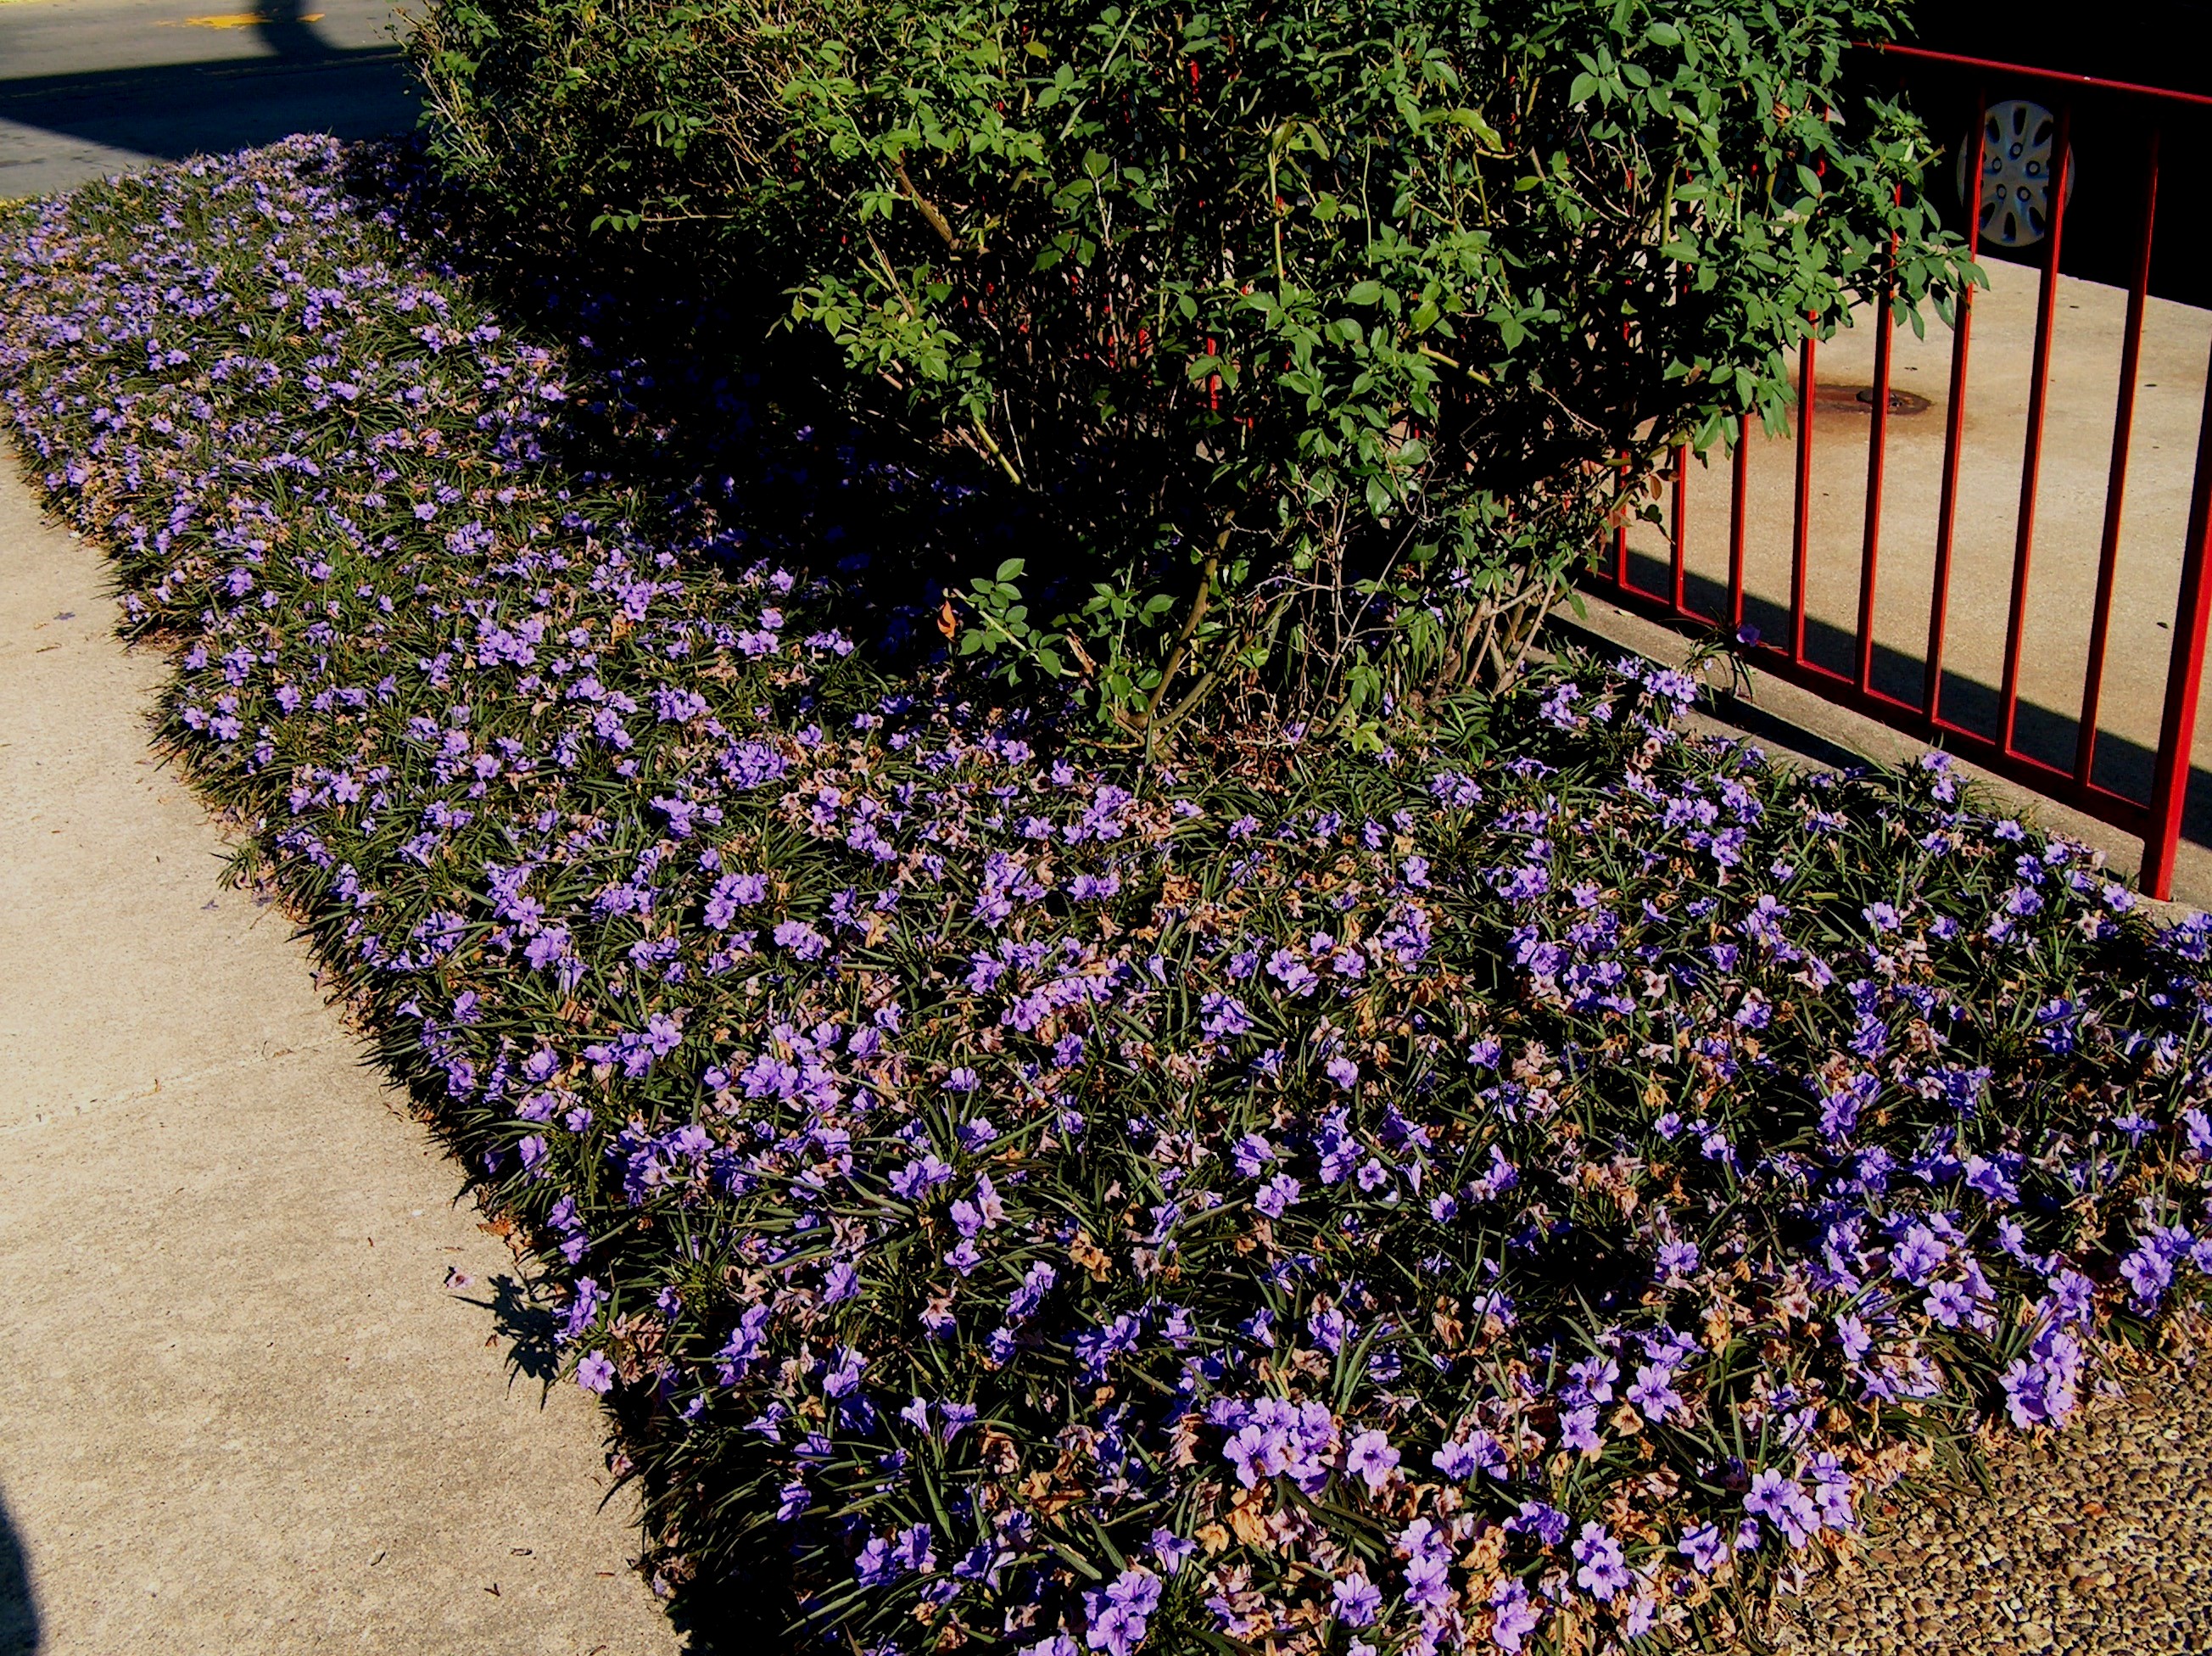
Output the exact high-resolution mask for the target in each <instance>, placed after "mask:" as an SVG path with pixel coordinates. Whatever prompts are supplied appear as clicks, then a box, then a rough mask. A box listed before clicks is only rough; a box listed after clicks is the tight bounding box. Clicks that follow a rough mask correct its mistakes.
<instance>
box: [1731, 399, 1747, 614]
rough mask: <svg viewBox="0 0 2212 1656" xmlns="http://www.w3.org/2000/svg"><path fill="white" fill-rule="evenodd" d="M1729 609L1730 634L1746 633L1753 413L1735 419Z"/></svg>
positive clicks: (1732, 456)
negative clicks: (1746, 514)
mask: <svg viewBox="0 0 2212 1656" xmlns="http://www.w3.org/2000/svg"><path fill="white" fill-rule="evenodd" d="M1750 484H1751V411H1750V410H1749V409H1746V410H1744V411H1743V412H1742V413H1741V414H1739V415H1738V416H1737V417H1736V422H1735V454H1732V455H1730V456H1729V606H1728V624H1729V632H1730V633H1731V634H1735V633H1740V632H1741V631H1742V630H1743V512H1744V502H1745V497H1746V496H1747V494H1748V493H1749V491H1750Z"/></svg>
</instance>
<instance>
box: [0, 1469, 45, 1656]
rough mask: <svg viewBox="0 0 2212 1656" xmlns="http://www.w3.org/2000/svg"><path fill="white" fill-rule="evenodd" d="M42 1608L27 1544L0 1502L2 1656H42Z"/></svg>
mask: <svg viewBox="0 0 2212 1656" xmlns="http://www.w3.org/2000/svg"><path fill="white" fill-rule="evenodd" d="M39 1639H40V1633H39V1606H38V1601H37V1600H36V1599H35V1598H33V1597H32V1594H31V1570H30V1566H29V1564H28V1562H27V1561H26V1560H25V1559H24V1557H23V1543H21V1541H19V1540H17V1539H16V1537H15V1525H14V1524H13V1523H11V1522H10V1521H9V1517H8V1507H7V1503H6V1502H5V1501H0V1656H38V1651H39Z"/></svg>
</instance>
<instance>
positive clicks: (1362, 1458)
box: [1344, 1431, 1398, 1489]
mask: <svg viewBox="0 0 2212 1656" xmlns="http://www.w3.org/2000/svg"><path fill="white" fill-rule="evenodd" d="M1397 1465H1398V1452H1397V1451H1396V1450H1395V1449H1393V1448H1392V1447H1391V1446H1390V1440H1389V1438H1387V1437H1385V1436H1383V1434H1382V1433H1380V1432H1375V1431H1367V1432H1362V1433H1360V1434H1358V1436H1357V1437H1355V1438H1353V1439H1352V1441H1351V1442H1350V1443H1348V1444H1346V1446H1345V1450H1344V1470H1346V1472H1347V1473H1349V1474H1351V1475H1352V1476H1354V1477H1356V1478H1358V1479H1360V1480H1361V1481H1362V1482H1364V1483H1365V1484H1366V1485H1367V1487H1368V1488H1369V1489H1381V1488H1382V1487H1383V1485H1384V1484H1385V1483H1388V1482H1389V1481H1390V1475H1391V1473H1392V1472H1393V1471H1394V1470H1396V1468H1397Z"/></svg>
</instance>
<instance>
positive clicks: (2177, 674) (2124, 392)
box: [1590, 46, 2212, 898]
mask: <svg viewBox="0 0 2212 1656" xmlns="http://www.w3.org/2000/svg"><path fill="white" fill-rule="evenodd" d="M1883 50H1884V51H1885V52H1888V53H1890V54H1891V55H1893V57H1895V58H1899V59H1901V60H1905V61H1906V62H1910V63H1917V64H1929V65H1942V66H1943V68H1944V70H1945V71H1946V72H1949V73H1955V74H1960V75H1965V76H1986V77H1988V78H1989V79H1991V80H1994V79H1997V78H1999V77H2001V78H2002V81H2003V82H2015V83H2017V82H2028V83H2032V84H2035V85H2038V86H2039V87H2040V88H2047V89H2049V92H2050V94H2051V95H2052V96H2053V97H2054V100H2055V101H2056V103H2057V108H2056V111H2055V113H2056V114H2057V141H2056V144H2055V157H2056V159H2055V163H2054V167H2053V169H2052V176H2051V180H2050V187H2049V193H2048V198H2047V199H2048V203H2049V205H2048V212H2047V225H2048V228H2047V232H2046V234H2045V237H2044V239H2043V247H2042V248H2041V265H2042V272H2041V279H2040V282H2039V290H2038V297H2037V304H2036V316H2035V326H2034V336H2033V359H2032V367H2031V369H2030V374H2029V381H2028V388H2027V438H2026V446H2025V449H2024V451H2023V453H2022V454H2021V474H2020V496H2019V514H2018V518H2017V520H2016V524H2015V535H2014V544H2013V555H2012V571H2011V581H2010V588H2009V598H2008V612H2007V614H2006V618H2005V633H2004V653H2003V668H2002V682H2001V685H2000V686H1999V689H1998V708H1999V713H1998V717H1997V721H1996V730H1995V731H1994V732H1990V731H1984V730H1979V729H1976V728H1972V727H1971V726H1969V725H1967V724H1965V723H1963V722H1960V721H1958V720H1956V719H1954V718H1952V717H1949V716H1947V715H1946V713H1945V711H1944V709H1943V703H1942V697H1943V685H1944V645H1945V641H1946V636H1947V634H1948V631H1949V630H1950V628H1951V626H1952V624H1953V623H1954V620H1955V619H1956V618H1955V617H1954V615H1953V613H1952V611H1951V603H1950V600H1951V581H1952V575H1953V565H1954V546H1955V541H1956V532H1957V527H1958V526H1957V520H1958V513H1959V509H1960V481H1959V474H1960V453H1961V447H1962V439H1963V436H1964V431H1965V410H1966V393H1967V389H1968V373H1967V367H1968V360H1969V356H1970V354H1971V350H1972V325H1973V303H1972V294H1971V293H1969V294H1965V295H1960V300H1959V304H1958V312H1957V315H1956V319H1955V327H1954V333H1953V342H1952V350H1951V362H1950V375H1949V385H1950V398H1949V403H1948V408H1947V410H1946V414H1945V422H1944V435H1943V455H1942V476H1941V487H1940V494H1939V496H1938V500H1937V505H1936V525H1935V544H1934V564H1933V581H1932V586H1931V588H1930V591H1929V606H1928V633H1927V651H1926V655H1925V657H1924V672H1923V674H1922V680H1921V686H1920V695H1919V697H1918V699H1917V701H1915V700H1912V699H1910V698H1909V697H1904V696H1899V695H1897V694H1893V693H1892V692H1891V691H1888V690H1886V689H1884V688H1883V687H1882V686H1881V685H1877V684H1876V683H1875V681H1874V658H1875V591H1876V584H1877V581H1878V579H1879V576H1880V574H1881V551H1882V527H1883V524H1882V499H1883V490H1884V483H1885V472H1886V466H1887V458H1888V456H1887V449H1888V446H1889V445H1888V438H1889V416H1890V407H1891V399H1892V387H1891V384H1890V377H1891V333H1892V328H1893V321H1892V318H1891V316H1890V314H1889V307H1888V306H1887V303H1884V304H1882V305H1880V306H1877V307H1875V313H1876V314H1875V319H1874V322H1875V328H1876V330H1877V332H1876V333H1875V369H1874V380H1875V383H1874V385H1873V387H1872V388H1871V391H1872V394H1871V404H1872V423H1871V429H1870V431H1869V441H1868V456H1867V475H1866V484H1865V489H1866V499H1865V519H1864V534H1863V539H1862V541H1861V544H1860V547H1859V553H1860V567H1859V590H1858V603H1857V634H1856V637H1855V640H1854V644H1855V648H1854V649H1853V652H1852V670H1851V671H1850V672H1840V671H1838V670H1837V669H1836V668H1834V667H1830V666H1827V665H1826V664H1824V663H1822V662H1820V661H1814V660H1812V659H1809V658H1808V655H1807V653H1806V618H1807V584H1808V568H1809V563H1810V559H1811V557H1812V554H1813V545H1812V539H1813V535H1812V519H1813V507H1812V501H1813V496H1814V488H1813V466H1814V460H1813V456H1814V405H1815V390H1816V380H1815V358H1816V356H1817V346H1816V344H1815V342H1814V340H1813V339H1811V338H1808V339H1807V340H1806V341H1805V343H1804V344H1803V346H1802V351H1801V359H1800V362H1799V374H1798V385H1797V408H1796V416H1797V417H1796V433H1795V436H1796V454H1795V490H1796V497H1795V502H1794V509H1793V512H1792V514H1791V521H1790V547H1789V550H1790V600H1789V626H1788V630H1787V636H1786V637H1785V638H1784V639H1783V640H1781V641H1779V642H1764V641H1757V642H1752V643H1751V644H1750V646H1749V653H1750V655H1751V657H1752V659H1753V661H1755V663H1756V664H1757V665H1758V666H1759V667H1761V668H1763V669H1765V670H1767V671H1769V672H1771V673H1774V674H1776V675H1777V676H1778V677H1780V678H1783V679H1788V680H1790V681H1791V682H1794V683H1796V684H1799V685H1803V686H1805V687H1807V688H1808V689H1810V690H1812V691H1815V692H1817V693H1818V694H1820V695H1821V696H1823V697H1826V698H1828V699H1830V700H1832V701H1834V702H1837V703H1841V704H1843V705H1844V706H1847V707H1850V708H1852V709H1856V710H1857V711H1859V712H1861V713H1863V714H1867V715H1871V716H1873V717H1874V718H1876V719H1878V720H1881V721H1883V722H1885V723H1887V724H1889V725H1891V726H1893V727H1895V728H1900V729H1903V730H1905V731H1907V732H1909V733H1911V734H1914V735H1917V736H1918V737H1920V738H1921V739H1922V740H1927V741H1929V742H1931V743H1933V744H1935V745H1937V746H1942V747H1944V748H1947V749H1949V750H1951V751H1953V752H1957V753H1959V754H1960V756H1961V757H1962V758H1970V759H1972V760H1973V761H1975V762H1976V763H1978V764H1981V765H1983V766H1984V767H1986V768H1987V769H1989V770H1993V771H1995V772H1996V773H1998V774H1999V775H2002V776H2007V777H2008V778H2010V779H2012V780H2014V781H2015V782H2021V783H2022V784H2024V785H2026V786H2027V787H2028V788H2033V789H2035V790H2036V791H2038V792H2039V793H2042V794H2044V795H2048V796H2049V797H2051V798H2054V799H2057V800H2061V801H2064V802H2065V803H2067V804H2069V805H2071V806H2073V807H2076V808H2077V809H2080V810H2082V811H2085V812H2087V813H2090V814H2092V815H2094V816H2096V817H2098V818H2100V819H2103V820H2106V821H2107V822H2110V823H2112V824H2113V825H2116V826H2118V827H2120V828H2122V829H2124V830H2125V831H2128V832H2130V833H2133V834H2138V835H2140V836H2142V841H2143V859H2142V886H2143V888H2144V889H2145V890H2146V891H2148V892H2150V893H2151V894H2153V895H2154V896H2156V897H2160V898H2164V897H2166V896H2167V895H2168V894H2169V893H2170V892H2171V890H2172V880H2173V861H2174V853H2175V849H2176V846H2177V844H2178V843H2179V837H2180V830H2181V821H2182V807H2183V805H2184V803H2185V796H2186V794H2187V790H2188V782H2189V776H2190V771H2191V749H2192V746H2193V745H2194V740H2195V736H2196V728H2197V692H2198V687H2199V681H2200V679H2201V678H2202V676H2203V666H2204V654H2205V642H2206V630H2207V625H2208V621H2209V620H2212V581H2208V580H2207V569H2206V565H2207V560H2208V556H2212V545H2208V542H2212V370H2208V374H2207V387H2206V398H2205V406H2204V411H2203V416H2202V417H2201V423H2200V426H2199V432H2198V441H2197V455H2196V472H2195V480H2194V484H2193V487H2192V490H2191V504H2190V508H2189V514H2188V519H2187V527H2186V532H2185V537H2184V542H2183V545H2181V546H2180V547H2179V548H2177V549H2175V550H2176V551H2178V552H2179V558H2180V564H2181V570H2180V586H2179V601H2178V603H2177V606H2176V612H2175V619H2174V624H2173V636H2172V653H2171V658H2170V660H2169V661H2168V664H2167V670H2166V692H2165V698H2164V709H2163V715H2162V718H2161V721H2160V732H2159V738H2158V747H2157V752H2156V755H2155V758H2154V762H2153V764H2152V767H2151V776H2150V788H2149V796H2148V798H2140V797H2136V795H2131V794H2129V793H2125V792H2122V791H2119V790H2118V789H2116V788H2112V787H2109V786H2106V785H2105V784H2103V783H2100V782H2099V781H2098V780H2097V779H2096V776H2095V774H2094V771H2095V764H2096V757H2097V738H2098V719H2099V714H2100V707H2101V703H2102V695H2103V689H2104V673H2105V665H2106V652H2107V649H2108V647H2109V645H2110V642H2111V636H2112V604H2113V592H2114V584H2115V579H2116V572H2117V569H2118V553H2119V546H2120V539H2121V534H2120V532H2121V523H2122V518H2123V512H2124V503H2125V499H2126V492H2127V481H2128V470H2129V459H2130V447H2129V445H2130V440H2131V437H2132V435H2133V429H2134V418H2135V403H2136V381H2137V379H2138V377H2139V374H2140V371H2141V366H2142V334H2143V325H2144V308H2145V297H2146V295H2147V294H2148V290H2149V287H2150V283H2151V251H2152V246H2153V240H2154V232H2155V229H2156V226H2157V216H2158V179H2159V162H2160V125H2161V124H2162V123H2163V122H2164V121H2165V119H2166V118H2167V117H2169V116H2172V115H2179V114H2184V113H2191V114H2195V113H2200V112H2202V111H2204V110H2212V98H2204V97H2199V96H2197V95H2195V94H2186V93H2176V92H2166V91H2162V90H2160V89H2158V88H2151V87H2140V86H2135V85H2131V84H2129V83H2125V82H2111V81H2097V80H2093V79H2091V78H2089V77H2087V76H2077V75H2070V74H2062V73H2057V72H2054V71H2050V70H2035V69H2029V68H2024V67H2019V66H2015V65H2011V64H1995V63H1989V62H1985V61H1983V60H1980V59H1975V58H1958V57H1952V56H1948V55H1945V54H1940V53H1935V52H1921V51H1918V50H1917V49H1914V48H1910V47H1894V46H1893V47H1886V48H1883ZM2116 104H2119V105H2124V106H2125V107H2126V108H2127V110H2128V112H2129V113H2130V118H2131V119H2133V120H2134V121H2136V123H2138V124H2141V125H2143V126H2145V127H2146V129H2147V131H2146V135H2145V141H2144V143H2143V145H2142V156H2141V167H2142V172H2141V193H2140V202H2141V206H2140V211H2139V215H2138V217H2137V223H2136V228H2135V234H2136V240H2135V245H2134V248H2133V258H2132V261H2131V265H2130V276H2131V280H2130V288H2129V292H2128V305H2127V315H2126V320H2125V323H2124V336H2123V345H2122V354H2121V364H2120V374H2119V389H2118V405H2117V407H2116V409H2115V411H2114V425H2113V432H2112V455H2111V460H2110V463H2109V466H2108V470H2107V476H2106V495H2105V508H2104V514H2103V521H2102V533H2101V537H2100V543H2099V550H2098V563H2097V583H2096V598H2095V601H2094V604H2093V608H2092V612H2091V615H2090V624H2089V639H2088V655H2087V671H2086V673H2085V676H2084V681H2083V685H2082V692H2081V711H2080V715H2079V720H2078V732H2077V735H2076V740H2075V749H2074V753H2073V762H2072V764H2071V765H2070V766H2068V765H2063V764H2054V763H2052V762H2051V760H2049V759H2046V758H2039V757H2038V756H2036V755H2035V754H2033V753H2029V752H2022V751H2021V747H2020V746H2019V743H2018V735H2019V728H2018V721H2019V712H2020V701H2021V663H2022V654H2023V649H2024V633H2025V621H2026V616H2027V600H2028V576H2029V570H2030V567H2031V564H2032V562H2033V553H2034V551H2035V530H2036V514H2037V507H2038V493H2039V484H2040V483H2041V478H2042V470H2043V461H2044V441H2045V423H2046V420H2047V417H2048V414H2049V399H2050V394H2051V387H2050V381H2051V338H2052V329H2053V323H2054V314H2055V311H2056V309H2057V292H2058V277H2059V273H2060V272H2059V261H2060V259H2061V257H2062V250H2063V246H2064V243H2063V235H2064V229H2065V219H2066V212H2067V204H2068V197H2069V180H2068V177H2067V172H2068V169H2069V167H2070V166H2071V165H2072V161H2071V158H2070V157H2071V149H2072V145H2073V142H2074V140H2075V137H2076V133H2075V113H2076V110H2077V107H2084V106H2085V105H2088V106H2093V107H2094V109H2095V110H2097V111H2100V112H2109V111H2110V110H2111V109H2112V107H2114V106H2115V105H2116ZM1989 108H1990V104H1989V98H1988V89H1987V85H1986V83H1984V85H1983V86H1982V87H1981V88H1980V89H1979V90H1978V92H1977V94H1976V96H1975V99H1974V121H1973V126H1972V155H1971V164H1970V166H1969V167H1967V169H1966V178H1967V179H1968V180H1971V183H1970V185H1969V187H1968V195H1969V199H1968V200H1967V201H1966V237H1967V241H1968V250H1969V253H1970V254H1972V253H1977V252H1978V248H1977V247H1976V242H1977V238H1978V225H1979V222H1980V219H1981V216H1982V207H1983V198H1982V190H1983V177H1984V153H1983V145H1984V131H1985V127H1986V123H1987V119H1988V112H1989ZM1748 452H1749V444H1748V443H1747V442H1746V441H1738V442H1737V443H1736V444H1735V452H1734V455H1733V465H1732V475H1731V478H1730V489H1729V533H1728V589H1727V594H1726V602H1725V605H1724V606H1723V612H1722V613H1720V614H1717V615H1714V614H1706V613H1705V612H1702V611H1700V610H1699V609H1697V608H1696V607H1694V606H1692V604H1691V603H1690V601H1689V590H1688V582H1687V578H1686V575H1687V570H1686V557H1685V551H1684V545H1685V541H1684V535H1685V527H1686V505H1687V502H1686V486H1685V481H1684V479H1685V476H1686V470H1687V463H1688V460H1689V459H1690V456H1689V454H1688V451H1687V449H1686V447H1680V448H1677V449H1676V451H1675V454H1674V465H1673V468H1672V478H1671V490H1670V495H1671V499H1670V501H1669V505H1670V506H1671V508H1672V509H1671V514H1670V520H1671V521H1668V525H1667V539H1668V575H1669V579H1668V581H1667V583H1666V587H1665V589H1664V590H1656V591H1655V590H1652V589H1650V588H1646V587H1644V586H1642V585H1640V584H1638V582H1637V581H1636V580H1635V579H1634V577H1633V573H1632V569H1631V560H1630V550H1629V543H1628V530H1627V526H1626V521H1625V520H1624V521H1623V522H1622V523H1621V524H1620V527H1617V528H1616V529H1615V530H1614V533H1613V545H1612V548H1611V551H1612V556H1611V557H1610V558H1609V559H1606V560H1603V561H1602V562H1601V563H1600V565H1599V566H1598V567H1597V568H1596V569H1595V570H1594V572H1593V576H1592V579H1591V582H1590V584H1591V585H1593V586H1594V587H1595V588H1597V589H1598V590H1599V591H1601V592H1603V593H1604V594H1606V595H1607V596H1609V597H1612V598H1613V599H1615V600H1620V601H1622V602H1624V603H1625V604H1626V605H1627V606H1630V607H1633V608H1636V609H1639V610H1642V611H1644V612H1647V613H1654V614H1656V615H1659V616H1661V617H1662V618H1668V619H1672V620H1676V621H1685V622H1690V623H1692V624H1699V625H1703V626H1712V627H1720V628H1724V629H1725V630H1728V631H1729V632H1732V633H1734V632H1738V631H1739V630H1741V628H1742V625H1743V620H1744V607H1745V588H1744V582H1745V539H1746V527H1745V526H1746V515H1747V509H1746V508H1747V454H1748ZM1607 565H1609V566H1610V567H1609V568H1608V567H1607Z"/></svg>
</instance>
